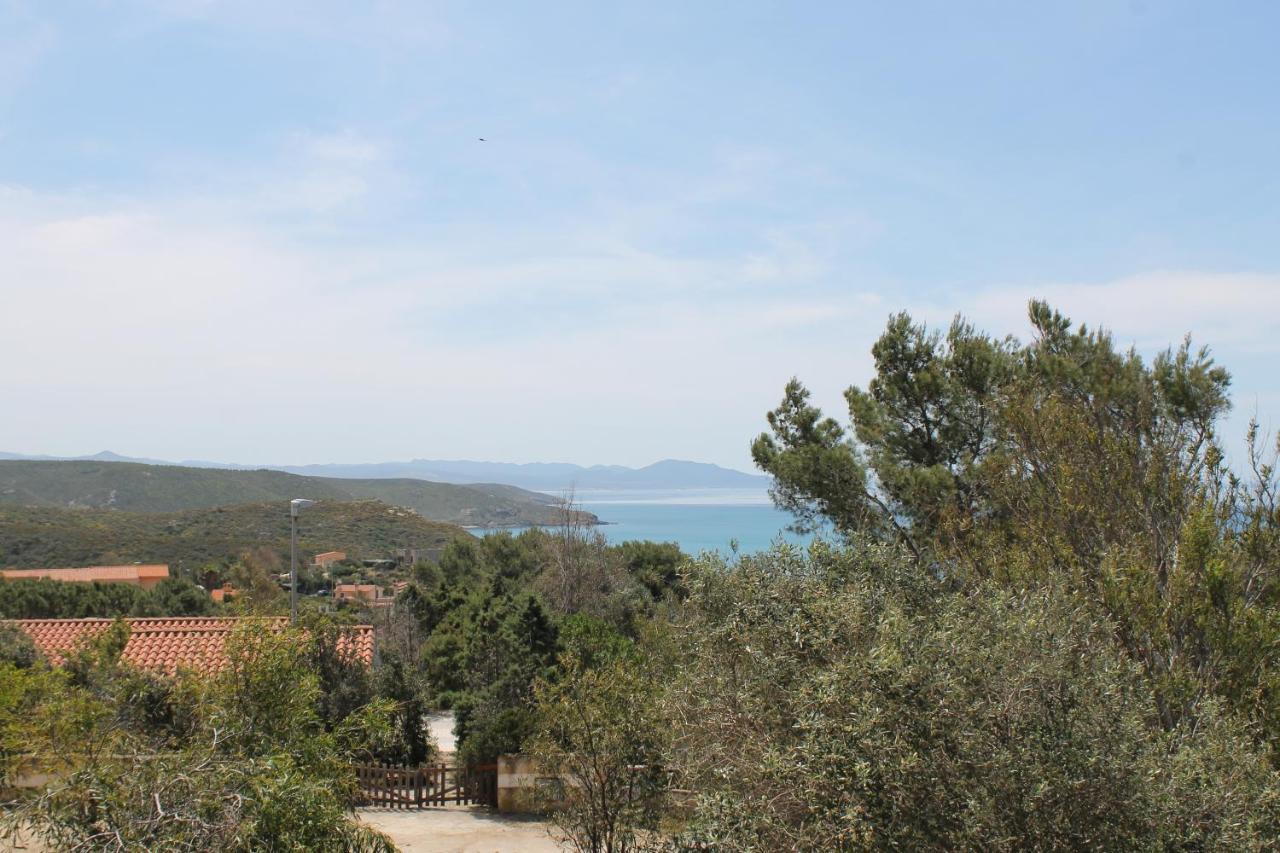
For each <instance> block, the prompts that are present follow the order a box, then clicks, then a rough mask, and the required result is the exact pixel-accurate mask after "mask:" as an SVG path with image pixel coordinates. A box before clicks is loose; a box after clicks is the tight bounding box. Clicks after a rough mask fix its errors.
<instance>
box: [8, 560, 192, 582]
mask: <svg viewBox="0 0 1280 853" xmlns="http://www.w3.org/2000/svg"><path fill="white" fill-rule="evenodd" d="M0 576H3V577H4V578H5V579H6V580H21V579H24V578H32V579H35V578H48V579H49V580H55V581H82V582H88V581H124V582H126V583H139V582H141V581H144V580H163V579H164V578H167V577H169V567H168V566H166V565H159V564H157V565H146V566H139V565H129V566H84V567H82V568H76V569H62V568H58V569H3V570H0Z"/></svg>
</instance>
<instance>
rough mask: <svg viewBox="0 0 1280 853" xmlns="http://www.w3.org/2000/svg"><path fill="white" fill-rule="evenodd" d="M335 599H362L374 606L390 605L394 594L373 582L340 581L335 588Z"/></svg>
mask: <svg viewBox="0 0 1280 853" xmlns="http://www.w3.org/2000/svg"><path fill="white" fill-rule="evenodd" d="M333 600H334V601H360V602H363V603H365V604H368V605H372V606H373V607H390V606H391V605H392V604H393V603H395V600H396V597H395V596H394V595H387V594H386V593H385V592H383V591H382V587H380V586H378V585H377V584H372V583H340V584H338V585H337V586H335V587H334V588H333Z"/></svg>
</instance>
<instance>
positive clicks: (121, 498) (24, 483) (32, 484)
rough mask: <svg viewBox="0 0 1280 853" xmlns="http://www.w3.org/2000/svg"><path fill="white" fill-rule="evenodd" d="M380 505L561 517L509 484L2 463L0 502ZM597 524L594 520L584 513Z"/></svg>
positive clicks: (179, 507)
mask: <svg viewBox="0 0 1280 853" xmlns="http://www.w3.org/2000/svg"><path fill="white" fill-rule="evenodd" d="M296 497H308V498H311V499H313V500H320V501H325V502H339V503H341V502H350V501H358V500H378V501H382V502H383V503H389V504H393V505H395V506H404V507H408V508H409V509H412V510H414V511H416V512H418V513H419V514H421V515H422V516H423V517H424V518H429V519H432V520H435V521H441V522H448V523H450V524H467V525H476V526H495V525H499V526H500V525H512V526H526V525H534V524H549V523H551V522H552V521H554V519H556V518H557V517H558V516H559V508H558V507H557V506H556V502H555V499H554V498H550V497H548V496H546V495H543V494H541V493H538V492H528V491H525V490H523V489H517V488H515V487H513V486H486V485H472V486H456V485H452V484H449V483H432V482H428V481H426V480H412V479H397V480H379V479H369V480H357V479H341V478H335V477H304V476H299V475H297V474H287V473H285V472H283V471H269V470H257V471H238V470H227V469H218V468H186V467H183V466H180V465H144V464H140V463H136V462H100V461H68V462H46V461H25V460H0V505H4V504H10V505H13V506H27V507H31V506H42V507H80V508H96V509H118V510H124V511H126V512H158V513H172V512H180V511H185V510H198V509H210V508H212V507H222V506H231V505H235V504H256V503H268V502H269V503H275V504H282V503H287V502H288V501H289V500H290V499H291V498H296ZM583 518H584V519H585V520H587V521H590V522H594V521H595V517H594V516H590V514H587V513H584V514H583Z"/></svg>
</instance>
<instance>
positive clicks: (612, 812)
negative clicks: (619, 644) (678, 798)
mask: <svg viewBox="0 0 1280 853" xmlns="http://www.w3.org/2000/svg"><path fill="white" fill-rule="evenodd" d="M658 695H659V690H658V686H657V683H656V681H655V679H654V677H653V674H652V673H651V672H650V671H649V669H648V668H647V666H646V662H645V660H644V659H643V658H642V657H641V656H640V655H639V654H638V653H637V652H636V650H635V649H634V647H632V648H630V649H628V653H616V654H613V655H609V656H608V657H607V658H606V659H605V660H604V661H601V662H599V664H598V665H595V666H593V665H590V664H589V663H588V662H586V661H585V660H584V659H583V658H582V657H581V656H580V655H578V654H577V653H576V652H575V651H570V652H568V653H567V654H566V655H565V657H564V658H563V659H562V660H561V663H560V666H559V668H558V671H557V674H556V678H555V679H554V680H550V681H540V682H539V683H538V687H537V703H538V718H539V720H540V729H539V733H538V736H537V737H536V738H535V739H534V740H533V741H532V745H531V750H530V751H531V752H532V754H533V756H534V758H535V760H536V761H537V762H538V766H539V768H540V771H541V772H543V773H545V774H548V775H553V776H557V777H559V779H560V780H561V782H562V785H561V786H559V787H558V788H557V789H556V791H555V792H554V793H553V795H552V796H553V801H552V802H550V803H547V805H548V806H550V807H551V808H552V809H553V811H552V819H553V820H554V821H555V824H556V826H557V827H558V828H559V829H560V831H561V832H562V833H563V834H564V836H565V838H566V839H567V840H568V841H569V842H570V843H571V844H572V845H573V846H574V848H575V849H577V850H580V851H584V853H627V851H633V850H638V849H641V848H640V843H641V841H642V839H643V833H644V831H645V830H653V829H655V828H656V827H657V825H658V819H659V817H660V814H661V806H662V804H663V800H664V796H665V793H666V785H665V781H666V780H665V773H664V770H663V767H662V765H661V759H662V752H663V746H664V742H663V733H664V731H665V727H664V726H663V725H662V722H661V717H660V714H659V712H658V705H657V701H656V700H657V696H658Z"/></svg>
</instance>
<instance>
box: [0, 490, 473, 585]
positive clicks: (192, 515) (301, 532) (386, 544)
mask: <svg viewBox="0 0 1280 853" xmlns="http://www.w3.org/2000/svg"><path fill="white" fill-rule="evenodd" d="M470 536H471V534H469V533H467V532H466V531H465V530H463V529H462V528H460V527H456V526H454V525H451V524H441V523H439V522H434V521H428V520H427V519H425V518H423V517H421V516H420V515H418V514H417V513H414V512H411V511H409V510H407V509H403V508H400V507H394V506H389V505H387V504H385V503H381V502H379V501H353V502H339V501H321V502H320V503H317V504H316V505H315V506H313V507H310V508H308V509H307V511H306V514H305V515H304V516H303V517H302V519H301V521H300V523H299V527H298V549H299V553H300V554H301V555H306V556H308V557H310V555H312V554H315V553H318V552H322V551H331V550H342V551H346V552H347V553H348V554H349V555H350V556H351V557H353V558H360V557H369V558H383V557H388V556H390V555H391V554H392V553H393V552H394V551H395V550H396V549H399V548H416V549H418V551H419V552H420V553H421V554H422V555H423V556H427V557H433V556H435V555H437V554H438V553H439V552H440V550H442V549H443V548H444V546H445V545H446V544H448V543H449V542H451V541H452V540H454V539H461V538H470ZM251 548H267V549H270V550H271V551H274V552H275V553H276V554H277V555H278V556H279V557H280V558H281V560H282V561H283V562H284V563H285V564H286V565H287V561H288V558H289V512H288V509H287V508H286V507H284V506H282V505H281V503H280V502H279V501H272V502H271V503H253V504H238V505H234V506H226V507H216V508H212V509H196V510H185V511H182V512H171V513H155V512H127V511H123V510H112V509H66V508H54V507H20V506H13V505H10V506H4V505H0V566H7V567H14V568H24V567H42V566H84V565H94V564H120V563H132V562H149V563H168V564H169V565H170V566H172V567H174V570H175V571H176V569H177V566H179V565H185V566H186V567H188V568H193V567H197V566H202V565H204V564H206V563H210V562H225V561H228V560H231V559H234V558H235V557H237V556H239V555H240V554H241V553H243V552H244V551H246V550H248V549H251Z"/></svg>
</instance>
